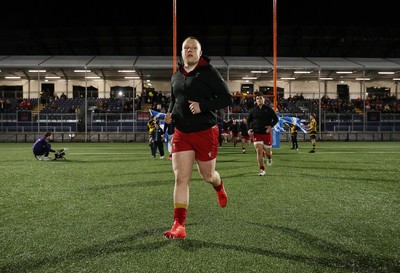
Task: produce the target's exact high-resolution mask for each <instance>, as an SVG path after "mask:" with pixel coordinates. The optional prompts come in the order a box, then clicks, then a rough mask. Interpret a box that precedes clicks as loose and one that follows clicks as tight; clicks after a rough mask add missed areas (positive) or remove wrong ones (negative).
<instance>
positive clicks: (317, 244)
mask: <svg viewBox="0 0 400 273" xmlns="http://www.w3.org/2000/svg"><path fill="white" fill-rule="evenodd" d="M249 224H250V225H257V226H259V227H262V228H265V229H272V230H275V231H278V232H281V233H284V234H286V235H288V236H290V237H292V238H293V239H294V240H297V241H299V242H300V243H302V244H305V245H306V246H308V247H312V248H315V249H317V250H318V251H319V252H321V253H324V255H329V256H332V257H311V256H305V255H299V254H291V253H285V252H280V251H272V250H269V249H266V248H261V247H248V246H245V245H240V246H238V245H230V244H224V243H214V242H206V241H200V240H190V239H186V240H157V241H156V242H153V243H149V242H146V243H141V244H137V242H136V241H138V240H141V239H143V238H145V237H150V236H155V235H156V236H160V237H161V234H162V233H163V232H164V231H165V230H166V229H164V228H158V229H153V230H147V231H142V232H139V233H136V234H133V235H131V236H126V237H122V238H120V239H116V240H110V241H107V242H105V243H102V244H96V245H93V246H90V247H86V248H82V249H78V250H76V251H72V252H69V253H64V254H62V253H59V254H58V255H57V254H56V255H51V256H48V257H44V258H41V259H30V260H29V259H28V260H24V261H16V262H14V263H8V264H5V265H3V266H1V267H0V272H30V271H34V270H37V269H38V268H41V267H44V266H48V267H49V266H52V265H55V264H58V263H64V262H67V263H69V262H72V261H74V260H75V261H79V260H84V259H90V258H93V257H99V256H104V255H108V254H115V253H119V252H130V253H136V252H137V253H142V252H150V251H153V250H157V249H160V248H163V247H165V246H167V245H169V244H176V245H177V246H178V247H180V248H181V249H183V250H184V251H190V252H193V251H197V250H198V249H201V248H207V249H211V250H212V249H226V250H233V251H237V252H244V253H246V254H255V255H262V256H266V257H272V258H277V259H283V260H287V261H294V262H298V263H304V264H308V265H313V266H320V267H326V268H335V269H343V270H348V271H349V272H374V273H384V272H400V262H399V261H398V260H395V259H393V258H386V257H377V256H373V255H370V254H367V253H360V252H355V251H350V250H346V249H344V248H342V247H340V246H337V245H335V244H332V243H330V242H327V241H325V240H322V239H319V238H317V237H315V236H312V235H310V234H307V233H304V232H301V231H298V230H296V229H292V228H287V227H282V226H274V225H268V224H260V223H249ZM135 243H136V244H135Z"/></svg>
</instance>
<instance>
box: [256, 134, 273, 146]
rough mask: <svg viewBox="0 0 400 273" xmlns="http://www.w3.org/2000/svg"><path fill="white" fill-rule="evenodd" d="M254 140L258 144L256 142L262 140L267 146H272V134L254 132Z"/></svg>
mask: <svg viewBox="0 0 400 273" xmlns="http://www.w3.org/2000/svg"><path fill="white" fill-rule="evenodd" d="M253 142H254V144H257V143H256V142H259V143H260V142H262V143H263V144H264V145H265V146H270V147H271V146H272V134H257V133H254V137H253Z"/></svg>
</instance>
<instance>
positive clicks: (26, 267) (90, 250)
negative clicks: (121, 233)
mask: <svg viewBox="0 0 400 273" xmlns="http://www.w3.org/2000/svg"><path fill="white" fill-rule="evenodd" d="M165 230H166V229H154V230H149V231H143V232H139V233H136V234H133V235H131V236H126V237H122V238H120V239H116V240H110V241H107V242H105V243H101V244H96V245H93V246H89V247H86V248H82V249H78V250H75V251H72V252H69V253H59V254H54V255H51V256H47V257H44V258H38V259H27V260H22V261H15V262H13V263H8V264H5V265H2V266H1V267H0V272H16V273H17V272H31V271H35V270H37V269H39V268H42V267H50V266H52V265H56V264H58V263H64V262H65V263H69V262H72V261H79V260H84V259H90V258H93V257H99V256H104V255H108V254H114V253H119V252H130V253H135V252H137V253H141V252H149V251H152V250H155V249H159V248H162V247H164V246H167V245H168V244H169V243H170V242H169V241H167V240H162V241H161V240H159V241H156V242H153V243H143V244H137V242H136V241H138V240H141V239H143V238H145V237H149V236H153V235H157V236H160V237H161V234H163V232H164V231H165ZM135 243H136V244H135Z"/></svg>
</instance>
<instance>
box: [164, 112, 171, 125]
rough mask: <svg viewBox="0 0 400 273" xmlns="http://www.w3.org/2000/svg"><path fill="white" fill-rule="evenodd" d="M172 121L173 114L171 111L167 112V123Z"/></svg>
mask: <svg viewBox="0 0 400 273" xmlns="http://www.w3.org/2000/svg"><path fill="white" fill-rule="evenodd" d="M171 122H172V114H171V113H167V114H165V123H166V124H170V123H171Z"/></svg>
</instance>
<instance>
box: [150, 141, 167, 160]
mask: <svg viewBox="0 0 400 273" xmlns="http://www.w3.org/2000/svg"><path fill="white" fill-rule="evenodd" d="M157 149H158V151H159V152H160V156H164V143H163V142H162V141H154V142H153V146H152V150H151V155H152V156H153V157H155V156H156V154H157Z"/></svg>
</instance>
